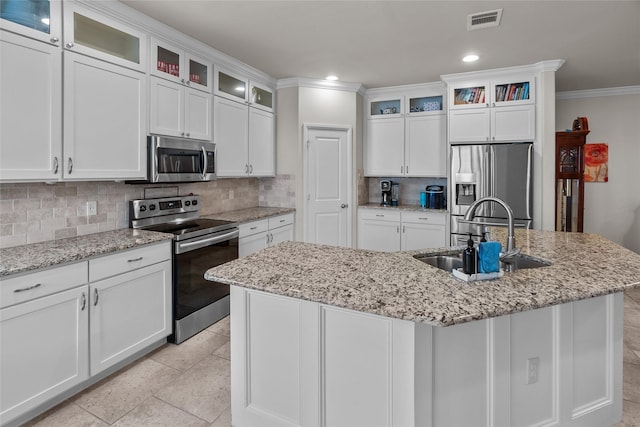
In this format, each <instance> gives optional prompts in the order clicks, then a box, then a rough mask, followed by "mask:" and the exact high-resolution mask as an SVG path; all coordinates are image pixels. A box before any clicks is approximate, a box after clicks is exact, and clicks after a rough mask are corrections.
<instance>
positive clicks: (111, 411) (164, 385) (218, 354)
mask: <svg viewBox="0 0 640 427" xmlns="http://www.w3.org/2000/svg"><path fill="white" fill-rule="evenodd" d="M624 304H625V318H624V389H623V397H624V403H623V411H624V419H623V421H622V422H620V423H618V424H616V425H615V427H639V426H640V288H636V289H634V290H631V291H627V292H626V294H625V299H624ZM229 335H230V334H229V318H228V317H227V318H226V319H223V320H221V321H220V322H218V323H216V324H215V325H213V326H211V327H210V328H208V329H206V330H204V331H202V332H201V333H200V334H198V335H196V336H194V337H192V338H191V339H189V340H187V341H185V342H184V343H182V344H180V345H179V346H175V345H172V344H167V345H166V346H163V347H161V348H160V349H158V350H156V351H155V352H153V353H151V354H150V355H148V356H147V357H145V358H143V359H141V360H139V361H137V362H135V363H133V364H132V365H130V366H129V367H127V368H125V369H123V370H121V371H120V372H117V373H115V374H113V375H111V376H110V377H108V378H105V379H104V380H102V381H101V382H99V383H97V384H95V385H94V386H92V387H90V388H88V389H87V390H85V391H83V392H82V393H80V394H78V395H76V396H74V397H72V398H71V399H69V400H67V401H66V402H63V403H61V404H60V405H58V406H57V407H55V408H53V409H52V410H50V411H49V412H47V413H45V414H43V415H41V416H40V417H38V418H37V419H35V420H33V421H32V422H30V423H28V424H27V425H28V426H29V427H36V426H37V427H57V426H60V427H62V426H64V427H77V426H83V427H85V426H86V427H89V426H96V427H98V426H108V425H113V426H117V427H124V426H135V427H143V426H153V427H162V426H167V427H174V426H185V427H186V426H194V427H195V426H203V427H207V426H208V427H223V426H224V427H228V426H231V411H230V404H231V401H230V379H229V359H230V351H229Z"/></svg>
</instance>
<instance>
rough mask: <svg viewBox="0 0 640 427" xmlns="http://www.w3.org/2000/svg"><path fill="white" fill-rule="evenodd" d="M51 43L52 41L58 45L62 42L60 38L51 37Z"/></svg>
mask: <svg viewBox="0 0 640 427" xmlns="http://www.w3.org/2000/svg"><path fill="white" fill-rule="evenodd" d="M49 41H50V42H51V43H58V42H59V41H60V39H59V38H58V37H51V38H50V39H49Z"/></svg>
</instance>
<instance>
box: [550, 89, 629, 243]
mask: <svg viewBox="0 0 640 427" xmlns="http://www.w3.org/2000/svg"><path fill="white" fill-rule="evenodd" d="M620 92H621V91H611V92H606V91H593V92H582V93H580V92H570V93H564V94H563V93H559V94H558V98H557V100H556V127H557V130H566V129H568V128H571V124H572V122H573V120H574V119H575V118H576V117H577V116H586V117H587V118H588V119H589V129H590V130H591V133H589V135H587V143H595V142H604V143H607V144H609V182H607V183H586V184H585V192H584V199H585V212H584V232H585V233H596V234H600V235H602V236H604V237H606V238H608V239H610V240H613V241H614V242H616V243H619V244H620V245H622V246H624V247H626V248H628V249H631V250H633V251H635V252H638V253H640V176H639V172H640V132H638V126H639V125H640V87H632V88H628V91H627V93H628V94H623V95H620V94H618V93H620ZM608 93H610V95H608ZM589 95H593V96H589ZM566 98H569V99H566Z"/></svg>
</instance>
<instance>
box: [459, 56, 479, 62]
mask: <svg viewBox="0 0 640 427" xmlns="http://www.w3.org/2000/svg"><path fill="white" fill-rule="evenodd" d="M478 59H480V57H479V56H478V55H467V56H465V57H464V58H462V61H463V62H476V61H477V60H478Z"/></svg>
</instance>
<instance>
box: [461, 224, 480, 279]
mask: <svg viewBox="0 0 640 427" xmlns="http://www.w3.org/2000/svg"><path fill="white" fill-rule="evenodd" d="M477 263H478V255H477V252H476V248H474V247H473V239H472V238H471V233H469V240H467V247H466V248H465V249H464V251H463V252H462V272H463V273H464V274H476V273H477V272H478V269H477Z"/></svg>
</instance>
